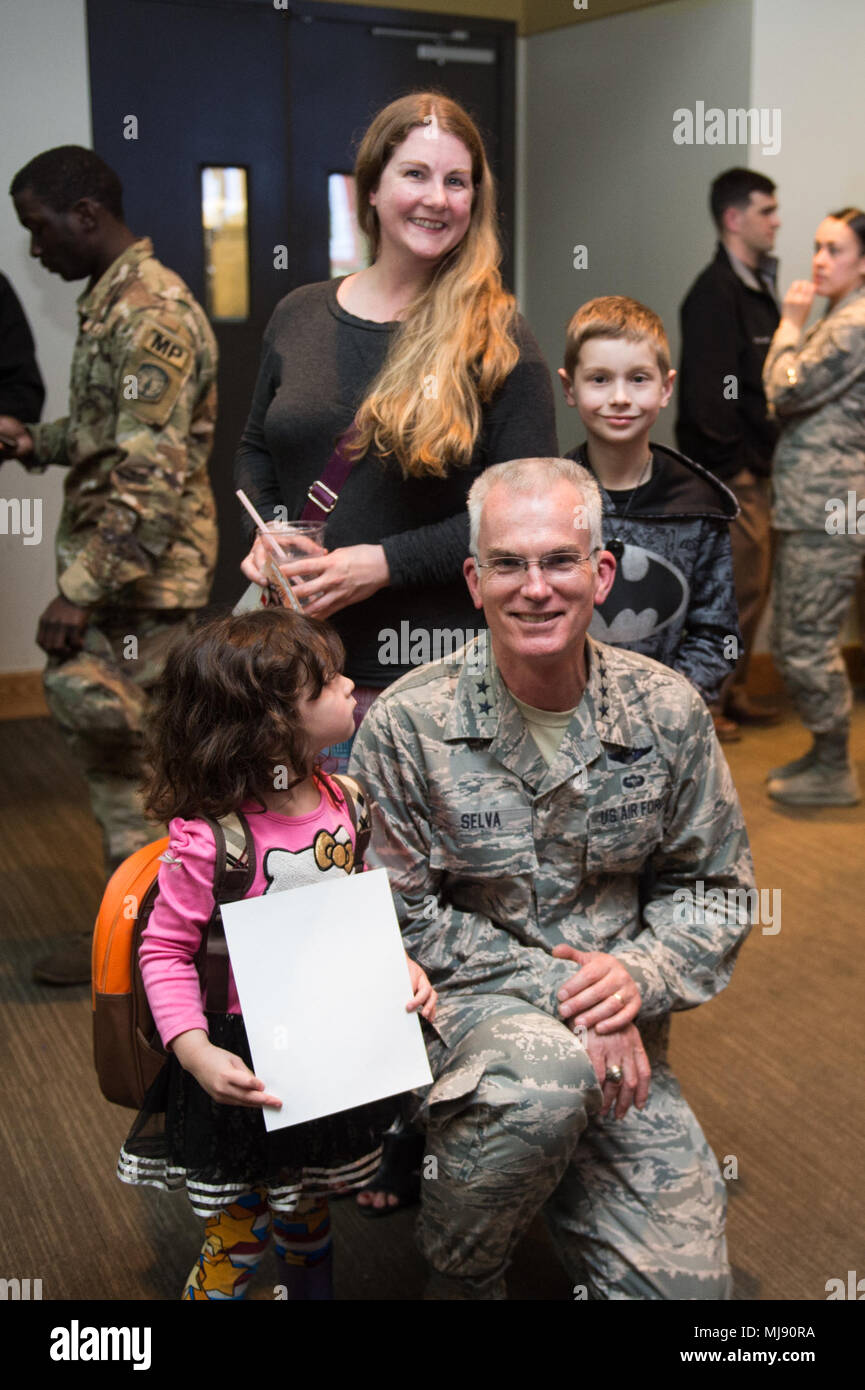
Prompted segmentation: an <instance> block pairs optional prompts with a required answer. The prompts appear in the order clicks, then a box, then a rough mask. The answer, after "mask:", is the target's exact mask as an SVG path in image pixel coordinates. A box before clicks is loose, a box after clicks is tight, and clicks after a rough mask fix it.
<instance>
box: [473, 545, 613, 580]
mask: <svg viewBox="0 0 865 1390" xmlns="http://www.w3.org/2000/svg"><path fill="white" fill-rule="evenodd" d="M599 550H600V546H596V547H595V549H594V550H592V551H591V552H590V553H589V554H588V555H580V554H579V552H578V551H576V550H556V551H553V552H552V553H551V554H550V555H541V556H539V557H538V559H537V560H530V559H528V558H527V557H526V556H525V555H494V556H493V557H492V559H491V560H486V561H483V562H482V561H480V560H479V559H478V558H477V556H475V557H474V561H475V564H476V565H477V567H478V569H480V570H489V572H490V574H491V576H493V577H494V578H496V579H522V578H523V576H524V575H526V574H528V572H529V565H537V567H538V569H539V570H540V571H541V574H542V575H543V576H544V578H545V579H568V578H570V577H571V576H572V575H574V574H576V572H577V570H578V569H581V568H582V566H583V565H586V564H588V562H589V561H590V560H591V558H592V556H593V555H597V553H598V551H599Z"/></svg>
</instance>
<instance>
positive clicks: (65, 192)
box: [9, 145, 123, 222]
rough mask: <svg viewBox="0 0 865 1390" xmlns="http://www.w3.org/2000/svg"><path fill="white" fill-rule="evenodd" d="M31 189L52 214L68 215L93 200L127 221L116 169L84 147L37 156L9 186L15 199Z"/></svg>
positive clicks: (63, 146)
mask: <svg viewBox="0 0 865 1390" xmlns="http://www.w3.org/2000/svg"><path fill="white" fill-rule="evenodd" d="M25 189H29V190H30V191H31V193H33V194H35V196H36V197H37V198H39V199H40V200H41V201H42V202H43V203H45V205H46V206H47V207H49V208H51V210H52V212H68V211H69V210H70V208H73V207H74V206H75V204H76V203H77V202H80V200H81V199H82V198H92V199H93V200H94V202H97V203H101V205H102V206H103V207H104V208H105V209H106V211H107V212H110V213H111V215H112V217H116V218H117V220H118V222H122V221H123V185H122V184H121V182H120V179H119V178H118V177H117V175H116V174H115V172H114V170H113V169H110V168H109V167H108V165H107V164H106V163H105V160H104V159H100V158H99V155H98V154H94V152H93V150H86V149H85V148H84V146H83V145H58V146H57V148H56V149H53V150H45V151H44V153H43V154H37V155H36V157H35V158H34V159H31V160H30V162H29V164H25V165H24V168H23V169H19V170H18V173H17V174H16V175H15V177H14V179H13V180H12V183H11V184H10V186H9V193H10V196H11V197H13V198H14V197H15V194H16V193H23V192H24V190H25Z"/></svg>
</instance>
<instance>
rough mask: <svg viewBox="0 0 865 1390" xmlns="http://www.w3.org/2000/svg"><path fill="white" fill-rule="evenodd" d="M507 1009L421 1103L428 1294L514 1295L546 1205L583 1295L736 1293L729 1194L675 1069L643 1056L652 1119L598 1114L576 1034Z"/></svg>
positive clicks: (451, 1058)
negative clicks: (518, 1253)
mask: <svg viewBox="0 0 865 1390" xmlns="http://www.w3.org/2000/svg"><path fill="white" fill-rule="evenodd" d="M484 998H485V1000H487V1001H488V1000H489V997H488V996H484ZM501 1003H502V1012H501V1013H497V1014H496V1015H495V1016H494V1017H492V1018H487V1019H485V1020H484V1021H483V1022H482V1023H480V1024H478V1025H477V1026H476V1027H474V1028H472V1029H471V1031H470V1032H469V1033H468V1034H466V1035H465V1037H463V1039H462V1040H461V1041H460V1042H459V1043H458V1045H457V1046H456V1047H455V1048H454V1049H453V1051H452V1052H449V1053H447V1054H446V1055H447V1060H446V1062H445V1065H444V1067H443V1068H442V1070H441V1071H439V1073H438V1078H437V1081H436V1083H435V1085H434V1087H433V1090H432V1092H431V1093H429V1095H428V1097H427V1104H428V1106H429V1110H428V1116H427V1123H428V1131H427V1149H426V1154H427V1156H426V1162H425V1181H424V1182H423V1207H422V1212H421V1219H420V1244H421V1249H422V1251H423V1253H424V1255H425V1256H426V1258H427V1260H428V1261H429V1264H430V1266H431V1268H432V1277H431V1280H430V1284H429V1288H428V1291H427V1296H428V1297H431V1298H437V1299H498V1298H504V1297H506V1294H505V1283H504V1274H505V1270H506V1268H507V1265H508V1263H509V1261H510V1259H511V1256H512V1254H513V1251H514V1248H515V1246H516V1244H517V1242H518V1240H519V1239H520V1237H521V1236H522V1235H523V1233H524V1232H525V1230H526V1229H527V1228H528V1226H529V1225H530V1223H531V1221H532V1220H533V1218H534V1216H535V1215H536V1213H537V1212H538V1211H540V1210H541V1209H543V1211H544V1217H545V1219H546V1222H547V1226H548V1228H549V1230H550V1234H551V1236H552V1239H553V1243H554V1245H555V1247H556V1250H557V1252H558V1254H559V1257H560V1259H561V1261H562V1264H563V1265H564V1267H565V1270H566V1271H567V1274H568V1277H569V1279H570V1280H571V1282H572V1284H573V1285H574V1287H575V1291H576V1290H577V1289H579V1292H577V1293H576V1296H577V1297H588V1298H596V1299H640V1300H649V1299H726V1298H729V1297H730V1282H731V1281H730V1272H729V1266H728V1264H727V1247H726V1239H725V1236H724V1223H725V1216H726V1192H725V1189H724V1184H723V1181H722V1179H721V1175H720V1172H719V1170H718V1164H717V1161H716V1159H715V1157H714V1155H713V1154H712V1152H711V1150H710V1149H709V1146H708V1144H707V1143H706V1139H705V1137H704V1135H703V1132H702V1130H701V1129H700V1126H699V1124H698V1123H697V1120H696V1119H695V1117H694V1115H693V1114H692V1112H691V1110H690V1108H689V1106H688V1105H687V1103H686V1102H685V1100H684V1098H683V1096H682V1093H681V1091H680V1089H679V1085H678V1082H677V1081H676V1078H675V1077H674V1076H673V1074H672V1072H671V1071H670V1069H669V1067H668V1066H667V1064H666V1063H665V1062H664V1061H662V1060H656V1059H654V1058H652V1057H651V1051H650V1059H651V1061H652V1083H651V1091H650V1094H649V1100H648V1103H647V1105H646V1108H645V1109H644V1110H643V1111H638V1110H635V1109H634V1108H633V1107H632V1108H631V1109H630V1110H629V1111H628V1113H627V1115H626V1116H625V1117H624V1119H622V1120H614V1119H613V1118H612V1116H608V1117H607V1118H606V1119H601V1118H600V1116H598V1115H597V1112H598V1110H599V1109H600V1106H601V1092H600V1089H599V1087H598V1085H597V1081H596V1079H595V1073H594V1069H593V1067H592V1064H591V1061H590V1060H589V1057H588V1054H587V1053H586V1052H585V1051H584V1050H583V1049H582V1048H581V1047H580V1046H579V1045H578V1043H577V1042H576V1039H575V1038H574V1036H573V1034H572V1033H571V1032H570V1031H569V1030H568V1029H567V1028H566V1027H565V1026H564V1025H563V1024H561V1023H559V1022H558V1021H557V1020H556V1019H554V1018H551V1017H550V1015H548V1014H545V1013H543V1012H542V1011H541V1010H539V1009H534V1008H532V1007H531V1006H529V1005H527V1004H524V1003H520V1002H517V1001H515V1000H513V999H511V1000H510V1001H507V1000H505V999H504V998H502V1001H501ZM647 1050H649V1049H647ZM443 1052H444V1048H443V1045H441V1044H435V1045H434V1047H433V1049H432V1054H433V1056H432V1060H433V1064H434V1069H436V1068H435V1061H436V1060H437V1058H438V1057H440V1056H441V1055H442V1054H443ZM593 1117H594V1118H593ZM432 1158H434V1159H435V1160H436V1162H435V1164H431V1162H430V1160H431V1159H432Z"/></svg>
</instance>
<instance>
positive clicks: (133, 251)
mask: <svg viewBox="0 0 865 1390" xmlns="http://www.w3.org/2000/svg"><path fill="white" fill-rule="evenodd" d="M78 314H79V319H80V327H79V332H78V339H77V342H76V344H75V352H74V355H73V358H72V380H71V386H70V405H69V415H68V416H67V418H66V419H63V420H55V421H54V422H53V423H51V424H44V425H29V426H28V428H29V430H30V433H31V435H32V436H33V444H34V455H33V466H34V467H35V468H37V469H41V468H45V467H46V466H47V465H48V464H50V463H57V464H61V465H65V466H66V467H68V468H69V470H70V471H69V474H68V476H67V479H66V488H65V500H64V505H63V512H62V515H61V518H60V526H59V529H58V532H57V577H58V583H59V586H60V590H61V592H62V593H63V594H64V596H65V597H66V598H67V599H69V600H70V601H71V602H73V603H79V604H82V605H84V606H90V605H92V606H96V607H99V606H108V605H110V606H112V607H129V608H154V609H156V608H200V607H201V606H202V605H203V604H205V603H206V602H207V598H208V594H209V590H210V581H211V578H212V575H213V567H214V564H215V561H216V539H217V538H216V510H215V505H214V501H213V494H212V492H211V490H210V481H209V479H208V475H207V460H208V456H209V454H210V449H211V445H212V442H213V428H214V423H215V420H216V363H217V348H216V341H215V339H214V336H213V332H212V330H211V328H210V325H209V323H208V322H207V319H206V317H205V315H204V312H203V310H202V309H201V307H200V306H199V305H198V304H197V303H196V301H195V299H194V298H193V296H192V294H191V292H190V290H189V289H187V287H186V285H185V284H184V283H183V281H182V280H181V279H180V277H179V276H177V275H175V274H174V272H173V271H171V270H167V269H166V268H165V266H163V265H160V263H159V261H157V260H156V258H155V257H154V255H153V247H152V245H151V243H150V241H149V240H147V239H146V238H144V239H142V240H140V241H136V242H134V243H133V244H132V245H131V246H130V247H128V249H127V250H126V251H124V253H123V255H122V256H119V257H118V259H117V260H116V261H115V262H114V263H113V265H111V266H110V267H109V268H108V270H106V272H105V274H104V275H103V276H102V277H101V278H100V279H99V281H98V282H97V284H96V285H95V286H94V287H93V289H92V290H89V291H87V292H85V293H84V294H83V295H81V297H80V298H79V300H78Z"/></svg>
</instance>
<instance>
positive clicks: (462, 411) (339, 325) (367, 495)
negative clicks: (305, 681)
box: [236, 92, 557, 751]
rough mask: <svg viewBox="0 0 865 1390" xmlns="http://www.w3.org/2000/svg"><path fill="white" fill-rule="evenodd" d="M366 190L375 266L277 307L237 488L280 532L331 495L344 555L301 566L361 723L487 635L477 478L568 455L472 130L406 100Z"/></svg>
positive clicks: (361, 160)
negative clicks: (468, 567)
mask: <svg viewBox="0 0 865 1390" xmlns="http://www.w3.org/2000/svg"><path fill="white" fill-rule="evenodd" d="M355 183H356V190H357V207H358V221H359V223H360V225H361V228H362V229H363V230H364V231H365V232H366V234H367V236H368V238H369V242H370V247H371V253H372V263H371V264H370V265H369V266H367V267H366V268H365V269H363V270H360V271H357V272H356V273H355V274H353V275H349V276H346V277H343V278H340V279H335V280H330V281H325V282H324V283H321V284H314V285H305V286H302V287H301V288H299V289H296V290H294V291H293V292H292V293H291V294H289V295H288V296H286V298H285V299H283V300H282V301H281V303H280V304H278V305H277V308H276V310H275V312H274V314H273V317H272V319H271V321H270V324H269V325H268V328H267V331H266V333H265V339H264V351H263V355H262V362H261V368H260V372H259V377H258V382H257V385H256V389H255V394H254V397H253V402H252V409H251V412H250V416H249V420H248V422H247V426H246V429H245V431H244V435H243V439H242V442H241V446H240V449H239V452H238V456H237V461H236V476H237V482H238V486H240V487H242V488H244V490H245V491H246V492H247V494H248V495H249V496H250V497H251V499H252V501H253V502H254V503H255V504H256V506H257V508H258V510H259V512H260V513H261V515H262V516H263V518H264V520H265V521H266V522H268V523H270V522H272V521H274V519H279V518H282V519H283V520H285V519H287V518H298V517H300V516H301V513H302V512H303V511H304V508H307V507H308V499H309V495H310V491H311V493H312V496H313V498H315V499H318V500H319V503H318V504H319V505H321V512H320V514H319V515H318V519H319V520H324V519H326V523H327V524H326V531H325V536H324V545H325V547H326V549H325V550H324V551H322V552H320V553H315V555H314V556H313V557H312V558H307V559H300V560H295V561H294V562H293V563H291V564H289V565H286V566H284V567H283V569H284V573H285V574H286V576H287V577H288V578H290V579H291V580H292V581H293V582H294V583H295V584H296V585H297V587H296V594H297V597H298V598H299V599H300V600H301V601H302V602H303V603H304V604H305V611H306V613H307V614H308V615H309V616H311V617H320V618H325V617H332V618H333V621H334V626H335V627H336V628H337V630H338V631H339V633H340V636H341V637H342V639H343V642H344V644H345V647H346V653H347V659H346V672H347V674H348V675H349V676H350V677H351V678H352V679H353V680H354V681H355V684H356V686H357V687H358V689H357V690H356V692H355V693H356V696H357V700H358V705H357V716H358V722H359V719H360V718H361V717H362V716H363V714H364V713H365V711H366V709H368V708H369V705H370V703H371V701H372V699H373V698H374V696H375V695H376V694H377V693H378V691H379V690H380V689H382V688H383V687H384V686H386V685H388V684H390V682H391V681H393V680H395V679H396V678H397V677H398V676H400V675H402V674H403V673H404V672H405V671H406V670H408V669H410V668H411V667H412V666H413V665H417V664H419V663H421V662H424V661H427V660H430V659H434V658H436V657H438V656H441V655H444V654H447V652H448V651H450V650H452V649H454V648H457V647H459V646H461V645H462V642H463V641H464V640H466V638H467V637H468V636H471V635H472V634H473V631H474V630H475V629H476V625H477V621H478V619H477V614H476V613H475V610H474V608H473V607H472V604H471V601H470V599H469V595H468V592H467V590H466V587H465V583H464V580H463V577H462V564H463V561H464V559H465V557H466V555H467V554H468V517H467V515H466V510H465V499H466V494H467V492H468V490H469V488H470V487H471V484H472V482H473V481H474V479H475V478H476V477H477V475H478V474H479V473H480V472H481V471H482V470H483V469H484V468H486V467H487V466H488V465H490V464H493V463H498V462H502V461H504V460H506V459H510V458H517V457H521V456H525V455H538V454H540V455H549V454H555V453H556V452H557V445H556V435H555V424H554V410H553V398H552V391H551V383H550V377H549V372H548V370H547V367H546V364H545V363H544V361H543V358H542V356H541V353H540V350H539V348H538V346H537V343H536V342H535V339H534V337H533V336H532V334H531V332H530V330H529V329H528V327H527V326H526V324H525V323H524V321H523V320H522V319H521V317H520V315H519V314H518V313H517V311H516V306H515V303H514V299H513V296H512V295H511V294H509V293H508V292H507V290H505V288H504V287H503V285H502V280H501V275H500V272H499V262H500V259H501V250H500V246H499V239H498V232H497V222H496V200H495V187H494V182H493V177H492V174H491V173H490V169H489V166H488V164H487V160H486V156H485V153H484V148H483V143H482V141H481V138H480V135H479V133H478V130H477V128H476V126H475V125H474V123H473V121H472V120H471V118H470V117H469V116H468V115H467V113H466V112H465V111H464V110H463V109H462V107H460V106H459V105H458V104H457V103H456V102H454V101H452V100H450V99H449V98H448V97H445V96H442V95H440V94H437V93H433V92H415V93H412V94H410V95H408V96H404V97H400V98H399V99H398V100H397V101H394V102H391V103H390V105H389V106H387V107H385V108H384V110H382V111H380V112H379V114H378V115H377V116H376V117H375V118H374V120H373V121H372V124H371V125H370V127H369V129H368V130H367V132H366V134H365V135H364V137H363V140H362V141H361V144H360V147H359V150H358V154H357V161H356V166H355ZM349 431H350V433H349ZM340 441H341V447H342V450H343V452H344V454H345V456H346V457H347V458H348V459H350V460H351V462H352V466H351V470H350V472H349V473H348V476H347V478H346V479H345V481H344V482H343V483H342V486H341V487H340V488H339V490H338V497H337V500H336V502H335V503H334V504H333V506H332V510H328V508H329V507H330V504H331V501H332V499H331V498H329V496H328V494H327V493H325V492H323V491H322V489H321V488H320V487H317V486H315V485H316V483H317V482H320V481H321V480H322V477H323V474H324V473H325V472H326V471H327V469H328V463H329V460H330V459H331V456H332V454H333V453H334V450H335V447H336V445H337V444H338V442H340ZM325 481H326V480H325ZM322 504H323V505H322ZM266 554H267V552H266V550H265V548H264V544H263V542H262V541H261V539H260V538H257V539H256V540H255V543H254V544H253V546H252V549H251V551H250V553H249V555H248V556H247V558H246V560H245V561H244V563H243V570H244V573H245V574H246V575H247V576H248V577H249V578H250V579H253V580H255V581H256V582H258V583H264V582H265V573H264V569H263V566H264V562H265V557H266ZM343 751H345V750H343Z"/></svg>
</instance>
